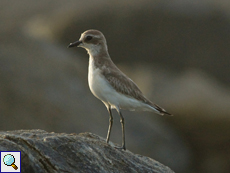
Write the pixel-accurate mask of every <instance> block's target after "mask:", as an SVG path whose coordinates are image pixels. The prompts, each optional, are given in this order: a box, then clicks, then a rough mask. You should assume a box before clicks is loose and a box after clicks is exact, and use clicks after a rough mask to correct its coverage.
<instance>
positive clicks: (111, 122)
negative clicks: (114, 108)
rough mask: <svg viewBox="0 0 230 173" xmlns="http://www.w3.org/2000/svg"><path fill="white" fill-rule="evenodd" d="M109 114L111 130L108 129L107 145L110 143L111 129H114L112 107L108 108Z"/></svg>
mask: <svg viewBox="0 0 230 173" xmlns="http://www.w3.org/2000/svg"><path fill="white" fill-rule="evenodd" d="M108 112H109V116H110V118H109V129H108V133H107V139H106V143H109V138H110V133H111V129H112V126H113V116H112V112H111V108H110V106H109V107H108Z"/></svg>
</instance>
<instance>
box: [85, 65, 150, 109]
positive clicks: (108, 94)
mask: <svg viewBox="0 0 230 173" xmlns="http://www.w3.org/2000/svg"><path fill="white" fill-rule="evenodd" d="M88 82H89V88H90V90H91V92H92V93H93V95H94V96H95V97H97V98H98V99H100V100H101V101H102V102H103V103H104V104H105V105H106V106H108V105H110V106H111V108H114V109H127V110H131V111H134V110H144V111H154V110H153V108H152V107H150V106H149V105H147V104H144V103H143V102H140V101H138V100H136V99H133V98H131V97H127V96H125V95H123V94H121V93H119V92H117V91H116V90H115V89H113V87H112V86H111V85H110V84H109V82H108V81H107V80H106V79H105V78H104V77H103V76H102V75H101V73H100V70H99V69H95V68H94V66H89V73H88Z"/></svg>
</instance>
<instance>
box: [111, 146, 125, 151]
mask: <svg viewBox="0 0 230 173" xmlns="http://www.w3.org/2000/svg"><path fill="white" fill-rule="evenodd" d="M114 148H116V149H118V150H126V148H125V146H121V147H114Z"/></svg>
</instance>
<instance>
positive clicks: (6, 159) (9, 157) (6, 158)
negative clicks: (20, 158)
mask: <svg viewBox="0 0 230 173" xmlns="http://www.w3.org/2000/svg"><path fill="white" fill-rule="evenodd" d="M3 162H4V164H5V165H7V166H12V167H13V168H14V169H15V170H17V169H18V167H17V166H16V165H15V164H14V163H15V158H14V156H13V155H12V154H7V155H5V156H4V158H3Z"/></svg>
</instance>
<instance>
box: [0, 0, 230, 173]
mask: <svg viewBox="0 0 230 173" xmlns="http://www.w3.org/2000/svg"><path fill="white" fill-rule="evenodd" d="M229 11H230V1H229V2H228V1H225V0H218V1H217V0H210V1H204V0H202V1H180V0H175V1H156V0H155V1H152V0H151V1H150V0H149V1H148V0H142V1H140V2H139V1H133V0H127V1H120V0H116V1H102V0H98V1H89V0H85V1H75V0H68V1H62V0H55V1H54V0H40V1H33V2H32V1H29V0H21V1H10V0H7V1H6V0H2V1H0V21H1V27H0V118H1V119H0V130H16V129H43V130H46V131H49V132H52V131H54V132H60V133H62V132H64V133H81V132H86V131H89V132H92V133H95V134H98V135H100V136H102V137H106V134H107V128H108V124H109V122H108V120H109V117H108V113H107V110H106V108H105V106H104V105H103V103H101V102H100V101H99V100H98V99H96V98H95V97H94V96H93V95H92V94H91V93H90V90H89V88H88V84H87V70H88V55H87V54H86V51H85V50H84V49H81V48H76V49H67V46H68V44H69V43H70V42H74V41H76V40H78V39H79V37H80V34H81V33H82V32H84V31H85V30H87V29H98V30H100V31H102V32H103V33H104V35H105V36H106V38H107V43H108V46H109V52H110V56H111V57H112V59H113V61H114V62H115V63H116V64H117V66H118V67H119V68H120V69H121V70H122V71H123V72H125V73H126V74H127V75H128V76H130V77H131V78H132V79H133V80H134V81H135V82H136V83H137V84H138V86H139V87H140V88H141V90H142V91H143V92H144V93H145V95H146V96H147V97H148V98H149V99H150V100H152V101H153V102H155V103H157V104H159V105H160V106H162V107H163V108H165V109H166V110H168V111H169V112H170V113H172V114H174V116H173V117H167V116H164V117H162V116H159V115H156V114H153V113H149V112H128V111H123V115H124V118H125V122H126V140H127V141H126V142H127V148H128V150H130V151H131V152H134V153H137V154H141V155H146V156H149V157H151V158H153V159H156V160H158V161H159V162H161V163H163V164H165V165H167V166H169V167H170V168H171V169H173V170H174V171H175V172H178V173H182V172H183V173H184V172H186V173H195V172H196V173H203V172H209V173H216V172H218V173H227V172H230V165H229V162H230V110H229V107H230V92H229V91H230V88H229V87H230V78H229V74H230V69H229V65H230V58H229V57H230V49H229V45H230V35H229V31H230V12H229ZM113 113H114V118H115V119H114V120H115V122H114V127H113V129H112V134H111V135H112V136H111V141H112V142H115V143H118V144H120V143H121V129H120V123H119V116H117V114H116V112H115V111H114V112H113Z"/></svg>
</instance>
